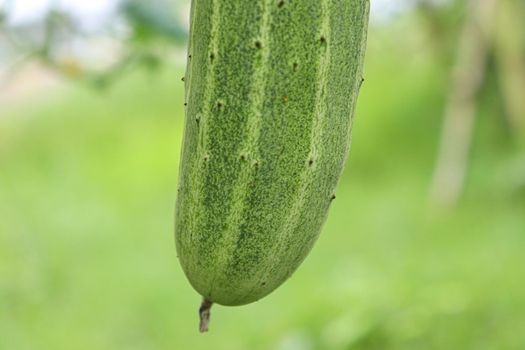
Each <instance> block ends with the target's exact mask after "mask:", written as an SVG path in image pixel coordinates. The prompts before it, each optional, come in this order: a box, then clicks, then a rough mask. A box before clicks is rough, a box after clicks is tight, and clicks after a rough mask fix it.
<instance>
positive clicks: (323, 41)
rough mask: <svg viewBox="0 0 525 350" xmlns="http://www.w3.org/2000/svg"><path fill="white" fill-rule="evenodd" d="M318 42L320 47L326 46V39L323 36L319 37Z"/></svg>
mask: <svg viewBox="0 0 525 350" xmlns="http://www.w3.org/2000/svg"><path fill="white" fill-rule="evenodd" d="M319 41H320V42H321V45H325V44H326V38H325V37H324V36H321V38H320V39H319Z"/></svg>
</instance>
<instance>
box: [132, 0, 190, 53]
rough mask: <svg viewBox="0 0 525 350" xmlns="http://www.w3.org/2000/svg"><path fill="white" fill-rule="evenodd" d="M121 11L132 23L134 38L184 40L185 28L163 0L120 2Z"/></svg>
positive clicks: (138, 39) (181, 41)
mask: <svg viewBox="0 0 525 350" xmlns="http://www.w3.org/2000/svg"><path fill="white" fill-rule="evenodd" d="M122 12H123V13H124V15H125V16H126V18H127V19H128V20H129V22H130V24H131V25H132V28H133V39H134V40H137V41H139V42H146V41H150V40H154V39H156V38H166V39H168V40H171V41H175V42H177V43H183V42H184V41H185V40H186V36H187V33H186V30H185V29H184V28H183V26H182V25H181V24H180V21H179V19H178V18H177V17H176V16H175V15H174V14H173V10H172V8H171V6H169V3H167V2H165V1H161V0H157V1H148V2H144V1H140V0H128V1H125V2H124V3H123V4H122Z"/></svg>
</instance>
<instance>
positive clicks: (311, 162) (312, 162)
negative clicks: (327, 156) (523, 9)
mask: <svg viewBox="0 0 525 350" xmlns="http://www.w3.org/2000/svg"><path fill="white" fill-rule="evenodd" d="M308 165H309V166H312V165H314V160H313V158H310V160H309V161H308Z"/></svg>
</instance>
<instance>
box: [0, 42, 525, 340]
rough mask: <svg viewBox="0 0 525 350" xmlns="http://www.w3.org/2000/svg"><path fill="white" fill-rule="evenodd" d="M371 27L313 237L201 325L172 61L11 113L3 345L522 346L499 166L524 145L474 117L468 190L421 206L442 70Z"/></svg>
mask: <svg viewBox="0 0 525 350" xmlns="http://www.w3.org/2000/svg"><path fill="white" fill-rule="evenodd" d="M374 37H375V38H376V39H374ZM380 40H382V39H380V36H379V35H377V36H372V37H371V41H370V44H369V52H368V59H367V65H366V72H367V74H366V82H365V85H364V88H363V92H362V95H361V97H360V102H359V108H358V111H357V117H356V122H355V125H354V137H353V145H352V152H351V156H350V159H349V161H348V163H347V170H346V172H345V174H344V176H343V179H342V180H341V183H340V186H339V189H338V193H337V200H336V201H335V202H334V205H333V207H332V209H331V213H330V216H329V219H328V222H327V224H326V226H325V228H324V230H323V234H322V235H321V238H320V239H319V242H318V243H317V245H316V247H315V248H314V250H313V251H312V253H311V254H310V256H309V257H308V258H307V260H306V262H305V263H304V264H303V265H302V267H301V268H300V269H299V270H298V272H297V273H296V274H295V275H294V276H293V277H292V278H291V279H290V280H289V281H288V282H287V283H285V284H284V285H283V286H282V287H281V288H279V289H278V290H277V291H276V292H274V293H273V294H272V295H270V296H268V297H267V298H265V299H263V300H261V301H259V302H258V303H255V304H252V305H248V306H244V307H238V308H225V307H220V306H217V307H214V309H213V314H212V324H211V332H210V333H209V334H206V335H199V334H198V333H197V307H198V304H199V302H200V298H199V296H198V295H197V294H196V292H194V291H193V290H192V289H191V287H190V286H189V284H188V283H187V281H186V280H185V277H184V275H183V273H182V271H181V268H180V267H179V265H178V262H177V260H176V257H175V249H174V241H173V232H172V231H173V209H174V202H175V194H176V182H177V169H178V159H179V151H180V149H179V147H180V142H181V130H182V123H183V84H182V83H181V82H180V77H181V76H182V68H171V69H166V70H165V71H164V72H163V73H162V74H160V75H158V76H153V77H152V76H145V75H143V74H140V73H137V74H134V75H133V76H131V77H129V78H126V79H125V80H124V81H121V82H119V83H118V84H117V85H116V86H115V88H113V89H112V90H110V91H108V92H104V93H99V92H96V91H91V90H86V89H82V88H81V87H78V86H77V87H75V86H72V87H70V88H69V89H68V90H67V91H65V92H60V93H57V94H52V93H51V94H46V95H45V98H42V97H38V96H36V97H35V99H34V100H28V101H24V104H23V105H20V106H16V107H14V108H5V110H4V111H2V112H1V114H2V115H1V117H0V218H1V220H0V349H9V350H10V349H36V348H38V349H54V350H58V349H71V348H75V349H79V350H81V349H211V348H213V349H248V348H249V349H403V350H406V349H522V348H523V346H524V344H525V336H524V335H523V334H524V333H523V329H525V316H524V315H523V310H525V299H524V298H523V295H525V282H524V281H523V276H525V256H524V254H523V251H524V248H525V235H524V233H525V216H524V215H523V213H525V201H524V196H523V193H521V194H520V193H516V191H514V190H513V188H514V187H512V186H507V182H508V181H507V180H506V179H507V177H505V176H503V177H502V175H501V174H502V171H503V170H501V169H505V164H507V163H506V161H507V160H508V159H509V158H513V157H516V156H518V155H519V154H518V153H517V151H516V150H514V149H513V147H512V145H511V144H509V143H508V142H505V141H501V140H502V139H503V140H504V139H505V137H504V131H503V130H502V127H501V126H498V124H497V122H496V121H494V120H493V119H491V118H490V117H489V116H488V115H485V114H489V113H488V112H487V113H483V116H482V122H481V123H480V125H479V130H478V133H477V137H478V138H477V140H476V146H475V148H474V152H473V159H472V162H473V163H472V164H473V166H472V170H471V172H470V174H469V186H468V188H467V193H466V195H465V197H464V199H463V201H462V203H461V204H460V206H459V208H457V210H455V211H454V212H450V213H441V214H438V213H434V212H432V211H431V210H429V208H428V207H427V202H426V200H427V187H428V183H429V178H430V175H431V172H432V166H433V161H434V156H435V148H436V144H437V140H438V133H439V127H440V118H441V112H442V104H443V99H444V96H445V91H446V87H447V81H446V77H447V73H446V72H447V67H444V66H443V64H440V63H439V62H438V61H437V60H435V59H433V58H432V57H431V56H430V55H427V54H425V53H424V50H421V52H420V53H419V54H416V55H414V54H413V53H412V52H410V51H409V50H407V48H406V47H404V46H401V45H398V43H396V42H393V41H390V42H386V43H385V42H382V41H381V42H380ZM386 53H388V54H386ZM487 103H488V104H489V105H490V101H488V102H487ZM502 135H503V136H502ZM492 146H495V147H492ZM503 173H504V174H505V172H504V171H503Z"/></svg>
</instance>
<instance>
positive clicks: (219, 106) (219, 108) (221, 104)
mask: <svg viewBox="0 0 525 350" xmlns="http://www.w3.org/2000/svg"><path fill="white" fill-rule="evenodd" d="M223 108H224V103H223V102H222V101H220V100H219V101H217V109H218V110H219V111H221V110H222V109H223Z"/></svg>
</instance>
